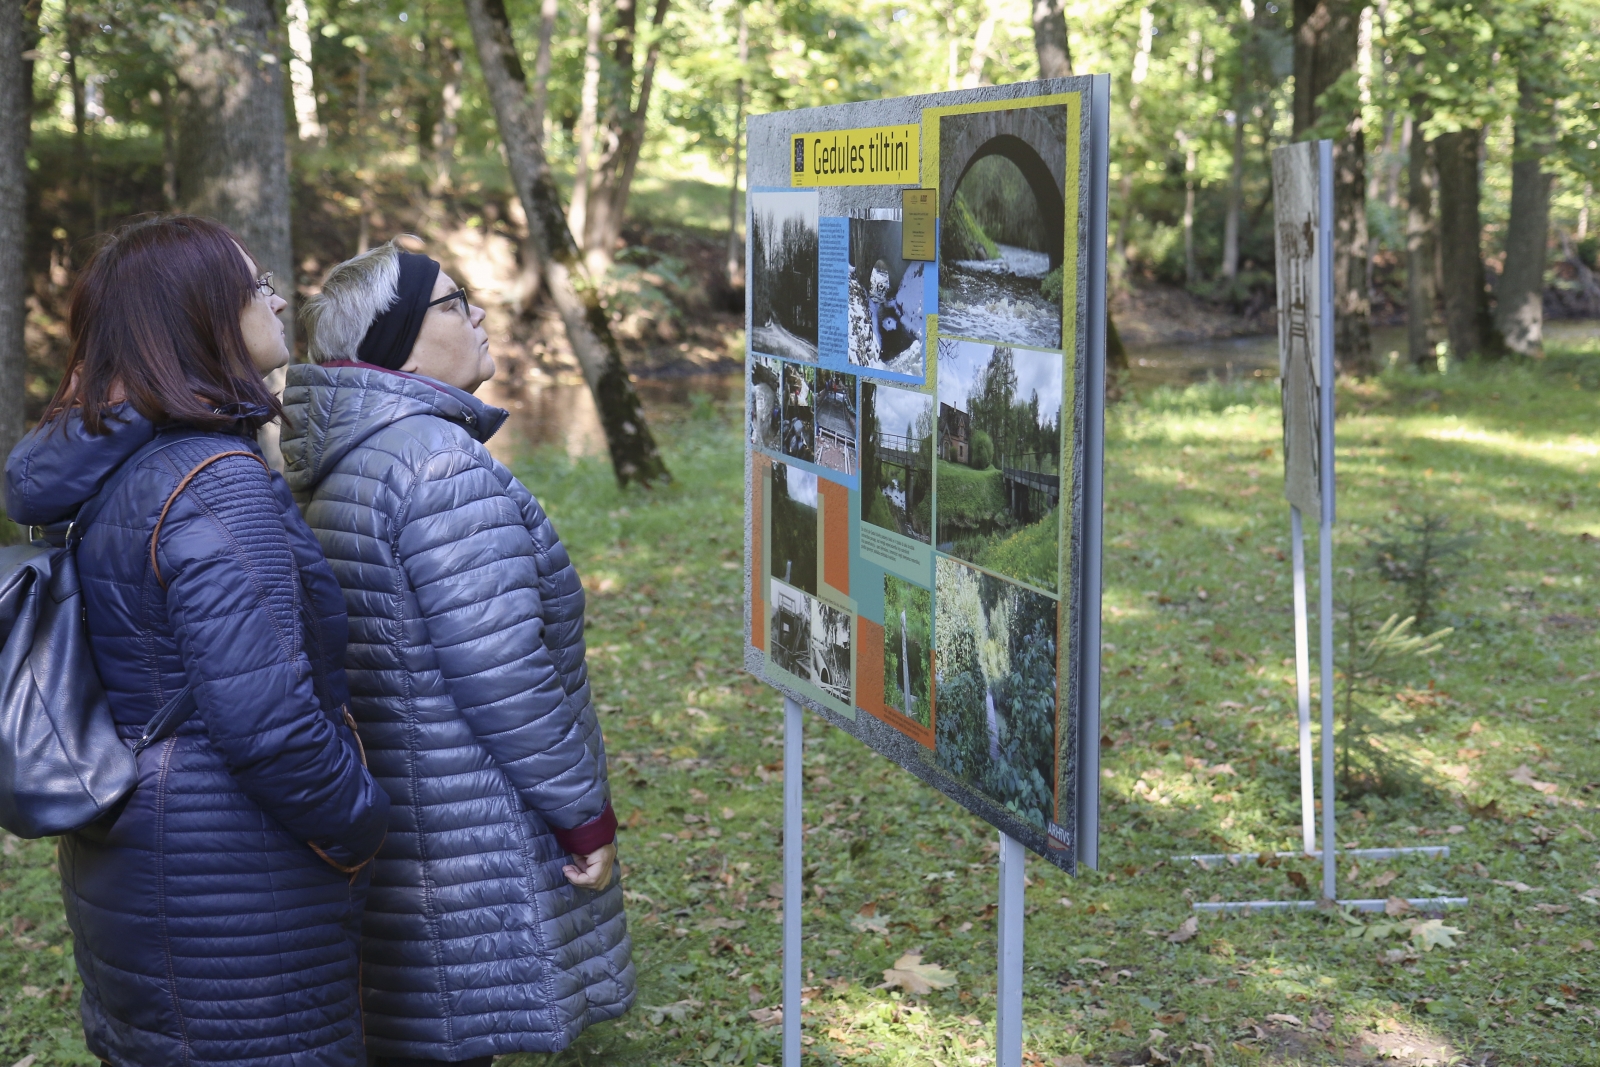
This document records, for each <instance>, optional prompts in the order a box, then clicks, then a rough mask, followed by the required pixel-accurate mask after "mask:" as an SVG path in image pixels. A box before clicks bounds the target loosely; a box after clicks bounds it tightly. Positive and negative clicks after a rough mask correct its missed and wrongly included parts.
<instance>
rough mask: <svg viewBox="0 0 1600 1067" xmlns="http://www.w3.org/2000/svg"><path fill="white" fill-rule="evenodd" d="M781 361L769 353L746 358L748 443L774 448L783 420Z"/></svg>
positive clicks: (776, 444) (770, 449) (777, 445)
mask: <svg viewBox="0 0 1600 1067" xmlns="http://www.w3.org/2000/svg"><path fill="white" fill-rule="evenodd" d="M782 390H783V364H782V363H780V362H779V361H777V360H775V359H773V358H771V357H770V356H757V357H755V358H754V359H752V360H751V361H750V443H751V444H752V445H755V446H756V447H757V448H764V449H766V450H768V451H769V452H776V451H778V448H779V444H778V442H779V440H780V431H781V428H782V424H783V401H782V399H781V396H782Z"/></svg>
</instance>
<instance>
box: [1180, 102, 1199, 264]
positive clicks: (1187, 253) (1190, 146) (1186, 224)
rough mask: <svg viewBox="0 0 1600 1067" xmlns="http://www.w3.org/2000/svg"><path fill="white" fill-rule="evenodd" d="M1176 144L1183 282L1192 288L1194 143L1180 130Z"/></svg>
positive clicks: (1193, 259) (1195, 154)
mask: <svg viewBox="0 0 1600 1067" xmlns="http://www.w3.org/2000/svg"><path fill="white" fill-rule="evenodd" d="M1178 144H1179V145H1180V146H1182V148H1183V149H1184V152H1185V155H1184V159H1183V281H1184V284H1185V285H1188V286H1191V287H1192V286H1193V285H1194V284H1195V283H1196V282H1198V281H1199V280H1200V268H1199V265H1198V264H1197V263H1196V262H1195V258H1194V172H1195V165H1196V164H1197V162H1198V159H1197V153H1196V151H1195V147H1194V143H1193V142H1192V141H1191V140H1190V139H1189V138H1188V137H1186V136H1184V133H1183V131H1182V130H1179V131H1178Z"/></svg>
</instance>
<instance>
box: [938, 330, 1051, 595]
mask: <svg viewBox="0 0 1600 1067" xmlns="http://www.w3.org/2000/svg"><path fill="white" fill-rule="evenodd" d="M1063 369H1064V368H1063V362H1062V356H1061V353H1059V352H1039V351H1036V350H1034V349H1028V348H1012V347H1009V346H1006V345H986V344H976V343H974V342H971V341H946V340H943V339H941V340H940V341H939V387H938V388H939V416H938V427H939V440H938V458H937V459H936V461H935V463H934V467H935V477H936V480H937V483H938V505H937V509H936V510H937V515H936V516H935V523H936V526H937V545H938V548H939V551H941V552H945V553H948V554H950V555H952V556H958V557H960V558H961V559H964V560H967V561H968V562H971V563H975V564H977V565H978V566H980V567H983V568H984V569H985V570H990V571H994V572H995V573H997V574H1002V575H1005V576H1006V577H1008V578H1016V579H1017V580H1019V581H1024V582H1027V583H1029V584H1030V585H1033V586H1036V587H1038V588H1040V589H1043V590H1046V591H1047V592H1056V583H1057V579H1058V575H1059V572H1060V529H1061V516H1060V511H1061V507H1060V505H1061V391H1062V379H1063Z"/></svg>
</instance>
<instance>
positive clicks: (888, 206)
mask: <svg viewBox="0 0 1600 1067" xmlns="http://www.w3.org/2000/svg"><path fill="white" fill-rule="evenodd" d="M1090 83H1091V79H1089V78H1069V79H1059V80H1055V81H1049V82H1033V83H1028V84H1025V85H1012V86H1002V87H989V88H984V89H976V90H969V91H962V92H954V93H941V94H935V95H931V96H924V97H907V98H901V99H896V100H882V101H871V102H866V103H858V104H845V105H838V106H834V107H825V108H816V109H812V110H809V111H797V112H785V113H781V114H775V115H765V116H760V117H756V118H752V119H751V120H750V125H749V145H750V149H749V190H750V192H749V197H748V245H747V254H748V259H747V264H748V267H747V279H748V290H747V293H748V295H747V299H746V316H747V320H746V337H747V339H748V342H747V394H746V399H747V402H746V425H747V436H746V455H747V463H746V500H747V510H746V521H747V531H746V539H747V563H748V569H747V585H746V652H745V658H746V664H747V666H748V667H749V669H750V670H751V671H753V672H754V673H756V674H758V675H759V676H760V677H762V678H763V679H764V680H766V681H768V682H770V683H772V684H773V685H775V686H777V687H778V688H780V689H782V690H783V691H784V692H786V693H788V694H789V695H791V696H793V697H795V698H796V699H799V700H801V701H802V702H804V703H806V704H808V705H810V706H811V707H813V708H815V709H817V710H819V711H821V712H822V713H823V714H825V715H826V716H828V718H829V719H830V720H832V721H833V722H835V723H836V724H837V725H840V726H842V727H843V728H845V729H847V730H849V731H850V732H851V733H853V734H855V735H856V736H858V737H860V738H861V739H862V740H864V741H866V742H867V743H868V744H869V745H871V746H872V747H873V748H875V749H877V750H878V751H880V752H882V753H884V754H885V755H887V756H889V757H890V758H892V759H894V760H895V761H896V762H898V763H900V764H901V765H902V766H905V767H906V768H908V769H910V770H912V771H913V772H914V773H916V774H918V775H919V776H920V777H922V778H924V779H925V780H927V781H929V782H930V783H932V784H933V785H935V786H936V787H938V788H939V789H941V790H942V791H943V792H945V793H946V794H948V795H949V796H951V797H952V798H954V799H956V800H957V801H959V802H960V803H962V804H963V805H964V806H966V807H967V808H969V809H970V810H972V811H973V812H974V813H976V814H978V815H979V816H981V817H983V818H985V819H987V820H989V821H990V822H992V823H994V824H995V825H996V826H998V827H999V828H1000V829H1002V830H1004V831H1006V832H1007V833H1009V834H1011V836H1013V837H1015V838H1017V839H1018V840H1020V841H1022V842H1023V843H1024V844H1026V845H1028V846H1029V847H1030V848H1033V849H1034V850H1035V851H1037V852H1039V853H1040V854H1042V855H1044V856H1046V857H1047V858H1049V859H1050V860H1052V862H1055V863H1056V864H1058V865H1060V866H1062V867H1063V868H1065V869H1067V870H1071V869H1073V866H1074V862H1075V856H1076V855H1077V853H1078V848H1077V845H1078V842H1077V838H1076V835H1077V832H1078V826H1077V822H1078V820H1077V814H1076V813H1077V811H1078V801H1079V792H1080V790H1082V789H1087V790H1094V789H1095V785H1096V783H1095V782H1093V781H1092V780H1091V781H1087V782H1080V781H1079V775H1078V773H1077V767H1078V763H1079V759H1078V757H1079V753H1078V751H1077V750H1078V729H1077V725H1078V723H1079V719H1080V715H1081V710H1082V709H1081V707H1080V694H1081V693H1082V692H1083V688H1084V687H1083V681H1084V675H1085V672H1086V671H1089V670H1094V671H1098V655H1094V656H1092V657H1089V659H1091V660H1092V662H1086V657H1085V656H1084V655H1083V653H1082V651H1081V649H1080V640H1079V638H1080V626H1081V621H1082V620H1081V618H1080V615H1081V610H1080V604H1081V603H1082V599H1081V590H1082V578H1083V569H1084V563H1085V559H1084V551H1083V548H1084V545H1085V543H1086V538H1085V533H1086V530H1085V525H1084V524H1085V521H1086V516H1085V514H1084V509H1083V506H1082V504H1083V491H1082V482H1083V474H1084V471H1083V453H1084V445H1085V440H1086V438H1085V435H1086V434H1093V435H1098V434H1099V433H1100V426H1099V421H1098V419H1093V420H1088V419H1086V418H1085V413H1086V411H1087V410H1089V408H1090V405H1086V397H1085V395H1084V381H1085V377H1086V375H1085V370H1086V361H1087V360H1088V359H1089V358H1090V353H1089V351H1088V345H1087V337H1088V327H1089V325H1090V324H1089V322H1088V317H1087V316H1088V311H1087V304H1086V300H1085V295H1086V293H1087V291H1088V283H1089V280H1090V276H1089V272H1090V271H1091V270H1092V269H1099V270H1103V262H1104V261H1103V257H1096V256H1092V255H1091V254H1090V252H1091V249H1090V248H1089V246H1088V237H1089V229H1090V203H1089V195H1088V187H1089V185H1090V181H1089V171H1088V164H1089V153H1088V147H1089V137H1090V122H1089V110H1090V107H1089V104H1090ZM934 216H936V218H937V222H936V224H934V225H932V226H931V227H930V225H929V223H930V222H931V221H932V218H933V217H934ZM930 234H931V235H932V236H933V239H932V240H931V241H930V240H929V239H928V238H929V235H930ZM1099 313H1100V314H1102V315H1103V309H1102V310H1101V311H1100V312H1099ZM1095 358H1097V359H1098V358H1100V356H1099V354H1098V353H1096V354H1095ZM1093 409H1094V411H1096V412H1098V406H1097V405H1094V406H1093ZM1090 422H1092V423H1093V425H1089V423H1090ZM1087 518H1088V519H1089V520H1091V521H1093V522H1095V523H1098V521H1099V516H1098V515H1095V516H1088V517H1087ZM1097 529H1098V527H1096V530H1097ZM1088 540H1090V541H1093V542H1094V543H1097V538H1090V539H1088ZM1090 562H1092V563H1093V565H1094V566H1096V567H1098V561H1097V560H1094V561H1090ZM1095 608H1096V609H1097V608H1098V604H1096V605H1095ZM862 713H865V714H862Z"/></svg>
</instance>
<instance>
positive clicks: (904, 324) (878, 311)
mask: <svg viewBox="0 0 1600 1067" xmlns="http://www.w3.org/2000/svg"><path fill="white" fill-rule="evenodd" d="M901 251H902V244H901V227H900V222H899V221H898V220H893V221H891V220H887V219H851V220H850V334H849V346H848V350H849V359H850V362H851V363H854V364H856V365H857V366H860V367H872V368H874V369H877V370H885V371H891V372H893V373H895V374H907V375H913V376H916V377H919V378H920V377H921V376H922V375H923V373H924V368H923V361H922V335H923V333H924V332H925V331H924V326H923V323H924V319H923V314H922V264H921V263H919V262H915V261H910V262H908V261H907V260H904V259H901V258H900V253H901Z"/></svg>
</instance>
